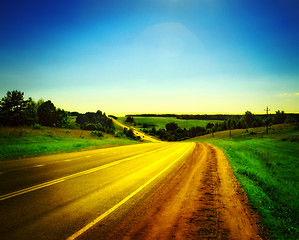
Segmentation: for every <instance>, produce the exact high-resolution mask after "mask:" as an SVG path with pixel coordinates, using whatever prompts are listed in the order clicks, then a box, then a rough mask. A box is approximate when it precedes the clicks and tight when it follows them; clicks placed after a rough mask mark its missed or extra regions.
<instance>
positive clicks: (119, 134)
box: [114, 132, 123, 138]
mask: <svg viewBox="0 0 299 240" xmlns="http://www.w3.org/2000/svg"><path fill="white" fill-rule="evenodd" d="M114 136H115V137H118V138H122V137H123V135H122V134H121V133H120V132H117V133H115V135H114Z"/></svg>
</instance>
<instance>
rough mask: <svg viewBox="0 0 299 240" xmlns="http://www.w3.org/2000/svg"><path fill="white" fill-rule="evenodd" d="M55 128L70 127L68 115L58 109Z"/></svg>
mask: <svg viewBox="0 0 299 240" xmlns="http://www.w3.org/2000/svg"><path fill="white" fill-rule="evenodd" d="M56 117H57V123H56V126H57V127H61V128H66V127H68V126H69V125H70V119H69V114H68V112H67V111H65V110H63V109H60V108H58V109H57V111H56Z"/></svg>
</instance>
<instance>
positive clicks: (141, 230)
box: [105, 143, 261, 239]
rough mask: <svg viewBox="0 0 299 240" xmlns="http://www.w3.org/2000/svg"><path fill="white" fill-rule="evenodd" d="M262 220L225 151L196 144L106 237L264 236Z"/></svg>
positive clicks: (211, 146)
mask: <svg viewBox="0 0 299 240" xmlns="http://www.w3.org/2000/svg"><path fill="white" fill-rule="evenodd" d="M258 219H259V218H258V216H257V214H256V213H255V212H253V211H252V210H251V209H250V207H249V205H248V199H247V198H246V196H245V194H244V193H243V191H242V189H241V188H240V186H239V184H238V182H237V180H236V179H235V177H234V174H233V172H232V170H231V168H230V166H229V163H228V160H227V159H226V157H225V156H224V154H223V152H222V151H221V150H220V149H219V148H217V147H215V146H213V145H210V144H202V143H197V145H196V148H195V150H194V153H193V155H192V156H191V157H190V158H189V159H188V160H187V161H186V162H185V164H183V165H182V166H181V167H180V168H179V169H178V170H177V172H176V173H174V174H173V175H171V176H170V177H168V178H167V179H166V181H164V182H163V184H160V185H159V187H158V188H156V189H155V190H154V191H153V192H152V193H151V194H150V196H149V197H147V198H146V200H145V201H144V202H143V203H140V204H137V205H136V206H135V207H134V209H133V211H130V213H129V214H128V215H126V216H125V217H124V218H123V219H122V220H121V221H120V222H119V223H118V224H117V226H114V229H113V231H111V232H110V233H109V234H107V235H106V236H105V239H261V238H260V237H259V226H258Z"/></svg>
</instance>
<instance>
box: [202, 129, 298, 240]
mask: <svg viewBox="0 0 299 240" xmlns="http://www.w3.org/2000/svg"><path fill="white" fill-rule="evenodd" d="M249 132H250V131H249ZM205 141H207V142H210V143H212V144H214V145H216V146H219V147H220V148H222V149H223V150H224V152H225V154H226V156H227V157H228V159H229V161H230V163H231V166H232V169H233V171H234V173H235V175H236V177H237V179H238V180H239V181H240V183H241V185H242V187H243V188H244V190H245V192H246V193H247V196H248V198H249V200H250V202H251V204H252V205H253V207H254V208H256V209H257V211H258V212H259V213H260V215H261V217H262V222H263V224H264V226H265V227H266V229H268V231H269V232H270V238H271V239H299V229H298V225H299V206H298V204H299V201H298V199H299V188H298V177H299V131H298V130H294V129H293V128H286V129H276V130H272V131H271V132H270V134H269V135H265V134H250V133H248V134H244V133H243V134H239V135H238V136H236V137H234V138H223V139H215V138H214V139H213V138H210V139H206V140H205Z"/></svg>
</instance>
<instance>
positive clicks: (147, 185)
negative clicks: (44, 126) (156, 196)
mask: <svg viewBox="0 0 299 240" xmlns="http://www.w3.org/2000/svg"><path fill="white" fill-rule="evenodd" d="M194 148H195V144H194V143H161V142H160V143H144V144H137V145H130V146H122V147H113V148H107V149H100V150H91V151H84V152H76V153H67V154H58V155H50V156H42V157H37V158H27V159H21V160H12V161H3V162H0V223H1V224H0V238H1V239H2V240H5V239H9V240H11V239H19V240H21V239H51V240H55V239H69V240H70V239H76V238H78V239H80V238H84V235H85V234H90V232H91V231H92V229H93V227H95V226H96V225H101V224H104V223H105V221H109V219H111V217H113V218H114V220H115V221H117V219H120V218H122V216H124V215H125V214H126V213H127V212H129V211H130V209H131V208H132V207H134V205H136V204H137V203H138V202H139V201H142V199H144V196H146V194H147V193H148V192H150V191H152V189H154V188H156V187H157V186H158V185H159V184H160V183H161V182H163V181H164V179H165V178H167V176H169V174H171V173H172V172H174V171H175V170H176V169H178V168H179V167H181V166H182V165H183V164H184V161H185V160H186V159H187V158H188V157H189V156H190V155H191V154H192V152H193V150H194ZM110 231H113V229H110Z"/></svg>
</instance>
